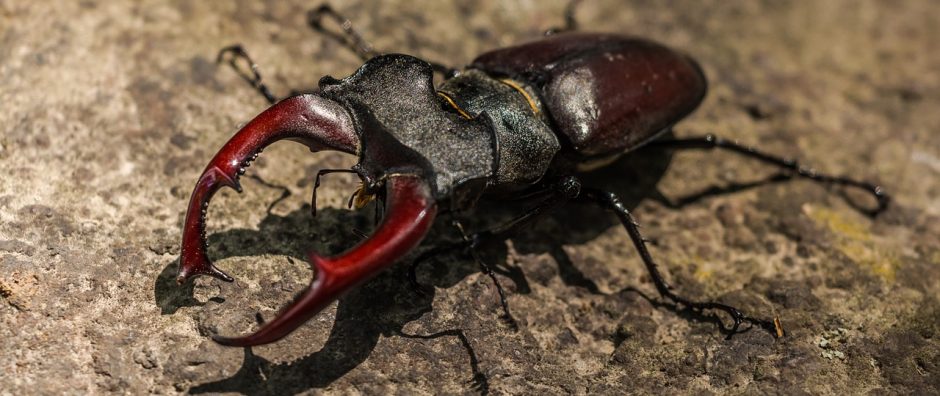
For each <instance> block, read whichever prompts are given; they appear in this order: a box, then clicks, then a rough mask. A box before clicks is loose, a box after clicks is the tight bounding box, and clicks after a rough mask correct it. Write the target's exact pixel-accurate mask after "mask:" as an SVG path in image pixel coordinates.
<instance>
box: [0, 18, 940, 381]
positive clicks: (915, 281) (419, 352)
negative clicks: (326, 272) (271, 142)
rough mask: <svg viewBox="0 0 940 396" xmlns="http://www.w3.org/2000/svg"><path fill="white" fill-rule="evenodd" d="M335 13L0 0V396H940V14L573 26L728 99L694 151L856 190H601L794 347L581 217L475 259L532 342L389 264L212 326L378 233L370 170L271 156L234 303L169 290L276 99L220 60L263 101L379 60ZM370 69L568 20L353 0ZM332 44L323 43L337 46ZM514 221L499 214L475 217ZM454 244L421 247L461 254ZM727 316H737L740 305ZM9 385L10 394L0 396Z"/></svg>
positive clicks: (240, 235) (220, 223)
mask: <svg viewBox="0 0 940 396" xmlns="http://www.w3.org/2000/svg"><path fill="white" fill-rule="evenodd" d="M319 4H320V3H315V2H305V1H280V2H260V1H258V2H256V1H235V2H190V1H160V2H157V1H107V2H103V1H102V2H99V1H74V2H51V1H34V2H27V1H16V0H13V1H11V0H0V103H2V105H0V175H2V176H0V372H2V373H3V375H0V390H4V391H8V392H10V393H12V394H20V393H76V392H77V393H133V394H139V393H145V392H154V393H171V392H191V393H205V392H236V393H246V394H247V393H250V394H266V393H271V394H286V393H319V392H324V393H341V394H349V393H366V394H373V393H383V394H387V393H392V392H397V393H402V394H411V393H425V394H426V393H472V392H484V393H486V392H493V393H499V394H503V393H513V394H516V393H536V392H538V393H545V394H567V393H578V394H586V393H591V394H611V393H625V392H631V393H632V392H637V393H660V392H667V393H678V392H681V393H693V392H694V393H700V392H720V393H725V392H746V393H755V392H767V393H798V392H809V393H814V394H828V393H849V392H850V393H862V392H869V391H871V392H877V393H882V392H884V393H921V394H923V393H936V392H938V391H940V343H938V342H937V338H938V327H940V303H938V291H940V290H938V289H940V288H938V284H940V282H938V281H940V268H938V266H940V245H938V243H937V241H938V237H940V221H938V220H940V199H938V198H937V197H938V189H940V178H938V175H940V134H937V133H936V132H937V130H938V128H940V113H938V112H937V111H936V109H937V108H938V107H940V106H938V105H940V89H938V88H940V55H938V54H940V48H938V46H940V44H938V41H937V40H936V38H937V37H940V32H938V29H940V28H938V25H937V23H936V21H937V19H938V17H940V4H938V3H936V2H933V1H929V0H923V1H915V0H912V1H905V2H887V1H843V0H838V1H836V0H833V1H826V2H814V1H785V2H777V1H774V2H770V1H764V2H737V1H735V2H729V1H616V0H585V1H584V2H583V3H582V4H581V5H580V6H579V7H578V8H577V13H576V15H577V18H578V20H579V21H580V24H581V27H582V29H583V30H588V31H603V32H614V33H622V34H627V35H637V36H644V37H648V38H650V39H653V40H656V41H659V42H662V43H664V44H667V45H669V46H671V47H674V48H677V49H679V50H681V51H683V52H686V53H688V54H690V55H691V56H693V57H694V58H696V59H697V60H698V61H699V62H700V64H701V65H702V66H703V68H704V70H705V73H706V75H707V76H708V78H709V81H710V92H709V94H708V97H707V98H706V99H705V102H704V103H703V105H702V106H701V108H700V109H699V110H698V111H696V112H695V113H693V114H692V115H691V116H690V117H689V118H688V119H686V120H685V121H683V122H681V123H679V124H678V125H677V126H676V128H675V135H677V136H693V135H701V134H705V133H716V134H719V135H722V136H725V137H728V138H732V139H738V140H740V141H742V142H745V143H749V144H754V145H757V146H759V147H761V148H763V149H765V150H768V151H771V152H775V153H780V154H781V155H786V156H792V157H796V158H799V159H801V160H803V161H804V162H806V163H808V164H810V165H812V166H814V167H815V168H817V169H819V170H821V171H825V172H830V173H834V174H845V175H851V176H853V177H856V178H859V179H864V180H872V181H875V182H878V183H880V184H882V185H883V186H884V188H885V189H886V190H887V191H888V192H889V193H890V194H891V195H892V198H893V201H892V205H891V207H890V208H889V209H888V211H887V212H885V213H883V214H881V215H880V216H878V217H876V218H871V217H869V216H866V215H865V214H864V213H862V212H861V211H859V210H858V209H857V208H856V206H857V205H858V204H861V205H865V204H866V201H865V197H863V196H856V194H852V193H851V192H848V191H842V190H840V189H838V188H826V187H825V186H820V185H817V184H813V183H810V182H807V181H799V180H794V181H786V182H781V181H780V180H778V179H775V178H774V177H773V176H774V174H775V173H774V172H775V170H774V169H768V168H766V167H764V166H761V165H760V164H757V163H755V162H753V161H748V160H746V159H743V158H740V157H737V156H734V155H733V154H727V153H706V152H682V153H676V154H675V155H670V154H669V153H661V152H660V153H657V152H646V151H644V152H638V153H635V155H630V156H628V158H625V159H624V160H622V161H619V162H618V163H616V164H614V165H613V166H612V167H611V168H609V169H607V170H605V171H603V172H599V173H598V174H594V175H591V176H590V180H591V182H592V183H595V184H597V185H602V186H604V187H608V188H611V189H614V190H615V191H617V192H618V193H620V194H622V195H623V196H624V197H626V200H627V201H628V203H629V204H630V205H629V206H630V208H631V210H632V211H633V212H634V213H635V215H636V216H637V218H638V220H639V221H640V223H641V224H642V225H643V226H644V228H643V232H644V233H645V235H646V237H647V238H649V239H652V240H654V241H655V245H654V246H653V247H652V254H653V255H654V256H655V257H656V258H657V260H658V261H659V262H660V264H661V266H662V268H663V269H664V270H665V271H666V272H667V273H668V275H667V278H668V279H669V280H670V281H671V283H672V284H673V285H674V286H675V287H676V288H677V290H679V291H680V292H682V293H683V294H685V295H689V296H693V297H696V298H702V299H711V298H717V299H719V300H721V301H724V302H728V303H731V304H734V305H737V306H739V307H741V308H743V309H747V310H748V311H749V312H752V313H754V314H755V315H756V316H761V317H772V316H779V317H780V319H781V320H782V321H783V324H784V326H785V328H786V329H787V330H788V333H789V334H788V336H787V337H785V338H783V339H777V340H775V339H774V338H773V337H772V336H771V335H770V334H768V333H766V332H763V331H760V330H754V331H749V332H746V333H744V334H739V335H737V336H735V337H733V338H732V339H731V340H725V334H724V333H722V332H721V331H720V326H721V325H720V324H719V323H718V322H716V321H715V319H714V318H710V319H709V318H701V317H698V316H695V315H691V314H690V313H688V312H681V311H677V310H676V309H674V308H673V307H670V306H669V305H664V304H661V302H660V300H659V298H658V296H657V294H656V292H655V288H654V287H653V285H652V283H651V282H650V280H649V277H648V276H647V275H646V272H645V270H644V269H643V266H642V263H641V261H640V260H639V259H638V257H637V255H636V253H635V251H634V249H633V247H632V245H631V244H630V243H629V239H628V238H627V235H626V234H625V233H624V232H623V230H622V228H621V227H620V226H619V225H618V224H617V223H616V221H615V219H614V218H613V217H612V215H610V214H606V213H603V212H600V211H597V210H593V209H590V208H580V207H573V208H572V209H570V210H566V211H564V212H563V213H561V214H558V215H555V216H553V217H550V218H547V219H545V220H544V221H541V222H539V223H538V224H536V225H535V226H534V227H533V228H532V229H531V230H529V231H527V232H525V233H524V234H523V235H520V236H519V237H518V238H513V239H512V240H510V241H508V242H507V243H506V245H505V246H503V247H497V248H495V249H493V250H492V251H487V252H485V254H484V256H485V257H486V259H487V260H488V261H489V262H490V263H491V264H493V265H495V266H497V268H498V272H499V277H500V279H501V281H502V283H503V285H504V286H506V287H507V289H508V291H509V294H510V297H509V298H508V301H509V305H510V309H511V310H512V312H513V314H514V316H515V317H516V319H517V320H518V321H519V327H518V328H515V329H514V328H512V327H511V326H508V325H507V324H506V323H505V322H504V321H503V320H501V319H500V314H501V309H500V307H499V300H498V297H497V294H496V290H495V288H494V287H493V285H492V283H491V282H490V281H489V279H488V278H487V277H486V276H485V275H482V274H480V273H479V272H478V271H477V267H476V265H475V264H473V262H472V261H471V260H469V259H467V258H462V257H459V256H454V257H451V256H444V257H439V258H437V259H435V260H432V262H431V263H429V264H427V265H425V266H422V267H420V268H419V271H418V278H419V281H420V282H421V283H423V284H425V285H427V286H429V287H430V286H433V292H432V293H430V294H428V295H419V294H416V293H414V291H413V290H411V289H410V287H409V285H408V283H407V282H406V281H405V273H406V271H405V267H406V266H405V265H398V266H396V267H395V268H393V269H392V270H390V271H389V272H387V273H385V274H383V275H381V276H380V277H378V278H376V279H375V280H374V281H372V282H370V283H368V284H367V285H365V286H363V287H362V288H360V289H357V290H356V291H354V292H352V293H350V294H349V295H348V296H346V297H344V298H343V299H341V300H340V301H339V302H338V303H337V304H334V305H333V306H331V307H330V308H329V309H328V310H326V311H324V312H323V313H321V314H320V315H319V316H317V317H316V318H315V319H313V320H312V321H311V322H310V323H308V324H307V325H305V326H304V327H302V328H301V329H300V330H299V331H297V332H295V333H294V334H293V335H291V336H290V337H288V338H286V339H285V340H283V341H281V342H279V343H276V344H273V345H269V346H264V347H259V348H254V349H253V350H241V349H236V348H225V347H220V346H218V345H216V344H215V343H213V342H212V341H211V340H210V339H209V336H211V335H212V334H216V333H222V334H238V333H242V332H247V331H249V330H250V329H252V328H254V326H257V324H258V322H259V321H262V320H265V319H270V318H272V317H273V315H274V314H275V313H276V312H277V310H278V308H279V307H281V306H282V305H283V304H285V303H286V302H287V301H289V300H290V299H291V298H292V296H293V295H295V294H296V293H298V292H300V291H301V290H303V288H304V287H306V285H307V283H308V282H309V279H310V277H311V272H310V270H309V268H308V266H307V264H306V263H305V262H304V255H305V254H304V253H305V252H306V251H307V250H308V249H316V250H317V251H320V252H326V253H336V252H339V251H341V250H343V249H345V248H348V247H349V246H351V245H353V244H354V243H355V242H356V241H357V240H358V237H357V236H356V230H366V231H367V230H369V229H370V227H371V224H372V222H373V218H372V210H371V208H366V209H363V210H361V211H360V212H352V211H347V210H346V209H345V208H344V205H345V201H346V199H347V198H348V197H349V194H351V193H352V192H353V191H354V190H355V188H356V187H357V184H358V182H357V181H356V180H353V178H352V177H350V176H344V175H336V176H335V177H329V178H327V179H325V181H324V186H323V187H321V189H320V190H319V191H318V195H319V197H318V199H319V204H320V207H321V210H320V213H319V214H318V217H317V218H316V219H312V218H311V217H310V215H309V211H310V207H309V199H310V190H311V188H312V178H313V175H315V173H316V171H317V170H319V169H322V168H328V167H329V168H335V167H348V166H351V165H352V164H354V163H355V159H354V158H351V157H348V156H343V155H340V154H336V153H319V154H315V155H311V154H310V153H309V152H307V150H306V149H305V148H303V147H302V146H300V145H292V144H289V143H283V144H279V145H276V146H274V147H272V148H271V149H270V150H265V153H264V155H263V156H262V157H261V158H260V159H259V161H257V162H256V164H255V165H254V166H253V167H252V168H251V169H250V170H249V175H250V178H245V179H243V184H244V186H245V193H243V194H241V195H238V194H236V193H234V191H232V190H226V191H224V192H223V193H221V194H220V195H219V196H218V197H217V198H216V199H215V200H213V205H212V206H211V208H210V212H209V218H210V223H209V234H210V238H209V240H210V246H211V247H210V255H211V256H212V257H213V258H214V259H215V260H217V262H218V264H219V266H220V267H222V268H224V269H225V270H226V271H227V272H228V273H229V274H231V275H233V276H235V277H236V279H237V282H235V283H233V284H221V283H220V282H217V281H213V280H209V279H199V280H197V281H196V282H195V284H190V285H187V286H184V287H177V286H176V284H175V282H174V281H173V277H174V273H175V269H176V266H177V265H178V257H179V241H180V230H181V224H182V219H183V216H184V214H185V213H184V212H185V208H186V204H187V201H188V198H189V194H190V192H191V191H192V187H193V185H194V183H195V181H196V179H197V177H198V176H199V174H200V172H201V171H202V169H203V167H204V166H205V164H206V163H207V162H208V160H209V159H210V158H211V156H212V155H213V154H214V153H215V151H216V150H217V149H218V148H219V147H220V146H221V145H222V144H223V143H224V142H225V141H226V140H227V139H228V138H229V137H230V136H231V135H232V134H233V133H234V132H235V131H236V130H237V129H238V127H239V126H240V125H242V124H243V123H245V122H247V121H248V120H250V119H251V118H252V117H253V116H254V115H256V114H258V113H259V112H261V111H262V110H263V109H264V108H266V107H267V106H266V102H265V101H264V99H263V98H262V97H261V96H260V95H258V94H257V92H255V91H253V90H252V89H251V88H250V87H249V86H248V85H247V84H246V83H245V82H244V81H242V80H241V79H240V78H239V76H238V75H237V74H236V73H235V72H234V71H233V70H231V69H230V68H228V67H226V66H224V65H222V66H218V65H216V63H215V57H216V54H217V53H218V51H219V49H221V48H222V47H224V46H227V45H230V44H234V43H240V44H242V45H244V47H245V48H246V49H247V51H248V52H249V53H250V54H251V55H252V57H254V59H255V60H256V61H257V63H258V64H259V66H260V68H261V72H262V73H263V75H264V77H265V79H266V81H267V83H268V84H269V86H270V87H271V88H272V90H273V91H274V93H275V95H278V96H284V95H287V93H288V92H289V91H290V90H292V89H299V90H302V89H310V88H313V87H316V83H317V81H318V80H319V78H320V77H321V76H324V75H331V76H334V77H337V78H341V77H345V76H347V75H349V74H350V73H352V72H353V71H354V70H355V69H356V68H357V67H358V66H359V65H360V64H361V63H362V62H361V61H360V60H359V59H358V58H357V57H356V55H355V54H353V53H351V52H350V51H348V50H347V49H346V48H344V47H343V46H342V45H340V44H338V43H337V42H336V41H334V40H331V39H330V38H329V37H325V36H323V35H321V34H317V33H316V32H314V31H312V30H311V29H310V28H309V27H307V26H306V24H305V18H304V15H305V12H306V11H307V10H308V9H311V8H314V7H316V6H318V5H319ZM333 6H334V8H335V9H336V10H338V11H339V12H341V13H342V14H344V15H345V16H347V17H349V18H350V19H351V20H352V21H353V23H354V25H355V27H356V28H357V29H358V30H359V31H360V32H361V33H362V35H363V36H364V37H365V38H366V39H367V40H369V41H370V42H371V43H372V44H373V45H374V46H375V48H376V49H377V50H379V51H382V52H402V53H409V54H413V55H416V56H419V57H422V58H424V59H427V60H429V61H435V62H439V63H445V64H449V65H453V66H461V65H465V64H467V63H469V62H470V61H471V60H472V59H473V58H474V56H475V55H477V54H479V53H481V52H484V51H486V50H489V49H493V48H498V47H502V46H507V45H511V44H514V43H519V42H522V41H526V40H533V39H537V38H539V37H540V35H541V33H542V31H544V30H545V29H548V28H550V27H554V26H559V25H561V24H562V23H563V18H562V15H563V10H564V8H565V2H561V1H526V0H514V1H489V0H487V1H479V2H467V1H426V0H421V1H386V2H376V1H345V2H339V1H337V2H334V3H333ZM334 28H335V26H334ZM517 210H519V208H514V207H511V206H505V205H499V204H490V205H489V207H488V210H486V211H482V212H481V213H476V214H468V215H467V217H468V219H469V220H468V221H469V222H470V223H471V224H473V225H474V226H475V227H485V226H487V225H492V224H498V223H499V221H500V219H504V218H508V217H509V216H510V215H511V213H516V212H517ZM455 237H456V235H455V234H454V232H453V230H452V229H451V228H450V227H447V226H446V224H442V225H440V226H439V227H436V228H435V230H434V231H432V236H431V237H430V238H429V239H428V242H427V244H426V246H428V245H429V244H433V243H435V242H441V241H445V240H449V239H453V238H455ZM721 319H722V320H724V323H725V325H728V324H729V320H728V318H726V317H722V318H721ZM0 393H2V392H0Z"/></svg>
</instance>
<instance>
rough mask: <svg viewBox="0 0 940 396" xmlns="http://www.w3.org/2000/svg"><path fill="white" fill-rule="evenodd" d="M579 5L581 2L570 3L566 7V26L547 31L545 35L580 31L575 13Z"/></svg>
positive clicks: (579, 0)
mask: <svg viewBox="0 0 940 396" xmlns="http://www.w3.org/2000/svg"><path fill="white" fill-rule="evenodd" d="M579 3H581V0H571V1H569V2H568V5H566V6H565V26H562V27H553V28H549V29H548V30H546V31H545V35H546V36H551V35H553V34H558V33H565V32H573V31H575V30H578V19H577V18H575V15H574V12H575V9H576V8H577V7H578V4H579Z"/></svg>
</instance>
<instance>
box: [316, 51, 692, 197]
mask: <svg viewBox="0 0 940 396" xmlns="http://www.w3.org/2000/svg"><path fill="white" fill-rule="evenodd" d="M321 89H322V95H323V96H324V97H325V98H329V99H332V100H335V101H337V102H339V103H341V104H343V105H344V106H345V107H347V108H349V109H350V111H351V113H352V118H353V119H354V120H355V123H356V124H357V129H358V130H359V131H362V133H365V134H369V136H368V137H365V136H362V137H361V139H360V140H361V142H362V149H363V152H362V155H361V156H360V159H361V162H360V163H359V164H358V165H357V166H356V168H354V169H355V170H356V171H357V172H358V173H359V174H360V175H361V176H363V179H364V180H365V182H366V183H365V184H366V185H367V186H370V187H371V188H370V190H369V191H370V192H374V191H375V190H376V189H377V188H380V187H381V186H380V184H381V183H380V181H381V180H384V179H385V178H386V177H387V174H389V173H393V172H398V171H399V170H398V168H399V167H401V166H403V165H405V164H406V163H407V165H408V166H417V167H419V168H422V172H424V174H425V175H427V176H428V177H429V179H430V180H431V181H432V187H433V188H432V190H434V191H435V193H436V198H437V199H438V200H446V201H449V202H451V208H452V209H456V210H464V209H469V208H470V207H472V206H473V203H474V202H475V200H476V199H477V198H478V197H479V196H480V195H482V194H484V193H486V192H498V193H505V192H507V191H516V190H520V189H525V188H526V187H528V186H530V185H532V184H533V183H535V182H538V181H539V180H541V179H542V177H543V176H545V175H546V174H552V173H571V172H575V171H578V170H585V169H589V168H591V167H593V166H596V164H597V163H606V162H609V161H610V160H612V159H614V158H616V156H618V155H620V154H622V153H624V152H626V151H629V150H631V149H634V148H636V147H638V146H640V145H641V144H643V143H645V142H647V141H649V140H650V139H653V138H655V137H656V136H658V135H659V134H660V133H662V132H665V131H666V130H667V129H668V128H669V127H670V126H671V125H672V124H674V123H676V122H677V121H678V120H680V119H681V118H683V117H684V116H686V115H687V114H688V113H690V112H691V111H692V110H693V109H695V107H697V106H698V104H699V103H700V102H701V100H702V98H703V97H704V95H705V79H704V76H703V75H702V73H701V69H700V68H699V67H698V66H697V65H696V64H695V62H694V61H692V60H690V59H689V58H688V57H686V56H684V55H682V54H679V53H677V52H675V51H673V50H670V49H668V48H666V47H664V46H662V45H659V44H655V43H653V42H650V41H647V40H642V39H637V38H628V37H622V36H615V35H601V34H561V35H555V36H551V37H549V38H547V39H543V40H540V41H536V42H533V43H529V44H524V45H521V46H518V47H510V48H506V49H501V50H496V51H493V52H489V53H485V54H483V55H481V56H479V57H478V58H476V60H474V61H473V62H472V63H471V65H470V67H469V68H468V69H467V70H465V71H464V72H463V73H462V74H460V75H458V76H456V77H454V78H451V79H449V80H447V81H445V82H444V83H443V84H442V85H441V86H440V87H438V88H437V89H436V90H435V89H434V88H433V85H432V70H431V67H430V65H428V64H427V63H426V62H424V61H421V60H419V59H417V58H414V57H410V56H407V55H384V56H379V57H376V58H373V59H371V60H370V61H368V62H366V64H365V65H363V66H362V67H361V68H360V69H359V70H358V71H357V72H356V73H355V74H354V75H352V76H350V77H348V78H346V79H343V80H336V79H332V78H329V77H327V78H324V79H323V80H321ZM388 92H394V93H395V94H394V95H391V96H390V95H388ZM414 115H420V116H417V117H416V116H414ZM378 135H381V136H378ZM389 139H391V140H393V141H395V142H397V143H398V144H400V145H401V146H402V147H399V148H398V149H395V150H392V149H390V147H392V145H393V144H392V143H391V142H390V141H389ZM405 152H408V153H409V154H408V155H409V156H411V158H410V159H404V158H392V154H393V153H397V154H401V153H405ZM572 166H574V169H571V168H572Z"/></svg>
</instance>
